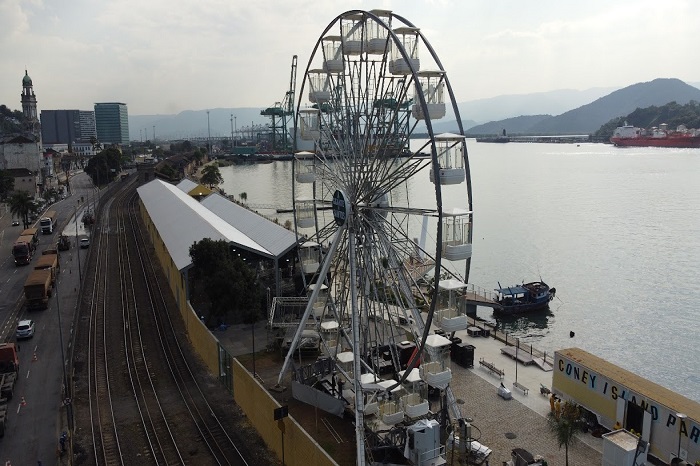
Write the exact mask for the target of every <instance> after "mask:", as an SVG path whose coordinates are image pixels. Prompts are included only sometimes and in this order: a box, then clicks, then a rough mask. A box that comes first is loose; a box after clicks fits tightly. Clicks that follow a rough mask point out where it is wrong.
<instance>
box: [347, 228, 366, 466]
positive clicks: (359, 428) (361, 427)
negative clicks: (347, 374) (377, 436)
mask: <svg viewBox="0 0 700 466" xmlns="http://www.w3.org/2000/svg"><path fill="white" fill-rule="evenodd" d="M348 239H349V244H348V247H349V254H348V255H349V256H350V257H349V258H350V296H351V300H352V309H353V313H352V345H353V349H354V354H355V357H354V360H353V364H354V371H353V372H354V374H353V375H354V382H355V440H356V441H355V447H356V448H357V463H356V464H357V465H358V466H364V464H365V420H364V409H365V397H364V395H363V393H362V384H360V374H361V373H362V372H361V367H360V320H359V319H360V317H359V316H358V313H357V312H356V311H355V310H356V309H357V283H356V280H357V278H356V274H355V270H356V268H355V235H354V234H352V233H351V234H350V235H349V238H348Z"/></svg>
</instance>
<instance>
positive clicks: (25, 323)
mask: <svg viewBox="0 0 700 466" xmlns="http://www.w3.org/2000/svg"><path fill="white" fill-rule="evenodd" d="M15 336H16V337H17V339H18V340H21V339H22V338H31V337H33V336H34V321H33V320H20V321H19V323H18V324H17V331H16V332H15Z"/></svg>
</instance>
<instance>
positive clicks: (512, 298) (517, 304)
mask: <svg viewBox="0 0 700 466" xmlns="http://www.w3.org/2000/svg"><path fill="white" fill-rule="evenodd" d="M498 286H499V287H500V286H501V284H500V283H499V284H498ZM494 291H496V293H497V297H496V303H497V304H498V305H497V306H496V307H494V313H496V314H503V315H508V314H520V313H523V312H530V311H536V310H538V309H545V308H547V307H548V306H549V302H550V301H551V300H552V299H554V295H555V294H556V292H557V289H556V288H550V287H549V285H547V284H546V283H545V282H541V281H540V282H530V283H523V284H522V285H515V286H509V287H506V288H497V289H496V290H494Z"/></svg>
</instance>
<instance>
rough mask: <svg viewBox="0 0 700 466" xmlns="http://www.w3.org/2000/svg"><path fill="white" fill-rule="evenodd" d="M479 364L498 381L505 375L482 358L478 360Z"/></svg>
mask: <svg viewBox="0 0 700 466" xmlns="http://www.w3.org/2000/svg"><path fill="white" fill-rule="evenodd" d="M479 364H481V365H482V366H483V367H485V368H486V369H488V370H489V371H491V373H492V374H494V375H497V376H498V377H499V378H500V379H502V378H503V376H504V375H505V372H503V370H502V369H498V368H497V367H496V366H494V365H493V364H492V363H490V362H486V361H484V358H481V359H479Z"/></svg>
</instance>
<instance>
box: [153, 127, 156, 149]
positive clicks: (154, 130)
mask: <svg viewBox="0 0 700 466" xmlns="http://www.w3.org/2000/svg"><path fill="white" fill-rule="evenodd" d="M155 143H156V125H153V144H154V145H155Z"/></svg>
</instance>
